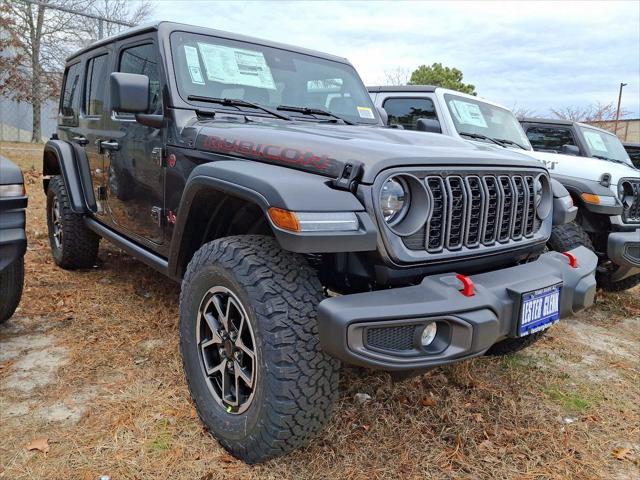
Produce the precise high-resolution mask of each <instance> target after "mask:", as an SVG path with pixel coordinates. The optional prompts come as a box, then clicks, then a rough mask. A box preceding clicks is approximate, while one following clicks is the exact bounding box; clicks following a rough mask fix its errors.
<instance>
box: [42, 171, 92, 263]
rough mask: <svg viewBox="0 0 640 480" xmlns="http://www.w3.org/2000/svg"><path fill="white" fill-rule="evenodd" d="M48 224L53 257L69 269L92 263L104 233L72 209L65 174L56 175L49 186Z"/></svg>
mask: <svg viewBox="0 0 640 480" xmlns="http://www.w3.org/2000/svg"><path fill="white" fill-rule="evenodd" d="M47 227H48V229H49V244H50V246H51V253H52V254H53V259H54V261H55V262H56V264H57V265H58V266H59V267H62V268H65V269H74V268H89V267H92V266H93V264H94V263H95V261H96V258H97V256H98V245H99V243H100V237H99V236H98V235H96V234H95V233H94V232H92V231H91V230H89V229H88V228H87V227H86V225H85V224H84V220H83V218H82V215H79V214H77V213H75V212H73V210H71V205H70V202H69V194H68V193H67V188H66V187H65V184H64V182H63V181H62V178H60V177H54V178H52V179H51V181H50V182H49V188H48V190H47Z"/></svg>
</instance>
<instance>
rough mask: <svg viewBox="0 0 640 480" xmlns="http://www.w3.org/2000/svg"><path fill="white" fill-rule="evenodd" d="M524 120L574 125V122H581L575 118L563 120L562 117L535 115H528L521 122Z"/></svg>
mask: <svg viewBox="0 0 640 480" xmlns="http://www.w3.org/2000/svg"><path fill="white" fill-rule="evenodd" d="M522 122H527V123H547V124H549V125H552V124H553V125H569V126H571V125H573V124H574V123H580V122H574V121H573V120H563V119H561V118H535V117H528V118H522V119H520V123H522Z"/></svg>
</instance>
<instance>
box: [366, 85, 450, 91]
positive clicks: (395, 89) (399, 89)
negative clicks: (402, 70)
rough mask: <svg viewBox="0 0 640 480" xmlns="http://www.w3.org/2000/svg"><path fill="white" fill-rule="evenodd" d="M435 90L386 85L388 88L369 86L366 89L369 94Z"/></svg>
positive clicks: (424, 86)
mask: <svg viewBox="0 0 640 480" xmlns="http://www.w3.org/2000/svg"><path fill="white" fill-rule="evenodd" d="M436 88H438V87H435V86H433V85H388V86H382V85H379V86H371V87H367V90H368V91H369V92H371V93H377V92H427V93H431V92H435V91H436Z"/></svg>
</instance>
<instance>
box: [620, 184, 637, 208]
mask: <svg viewBox="0 0 640 480" xmlns="http://www.w3.org/2000/svg"><path fill="white" fill-rule="evenodd" d="M618 198H619V199H620V202H622V205H624V206H626V207H630V206H631V205H633V186H632V185H631V183H630V182H627V181H624V182H620V183H618Z"/></svg>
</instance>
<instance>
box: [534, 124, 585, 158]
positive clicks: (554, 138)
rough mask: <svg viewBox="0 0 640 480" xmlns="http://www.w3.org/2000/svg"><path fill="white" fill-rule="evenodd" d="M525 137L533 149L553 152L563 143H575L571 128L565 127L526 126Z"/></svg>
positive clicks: (558, 149)
mask: <svg viewBox="0 0 640 480" xmlns="http://www.w3.org/2000/svg"><path fill="white" fill-rule="evenodd" d="M527 137H528V138H529V141H530V142H531V146H532V147H533V149H534V150H542V151H554V152H555V151H560V148H561V147H562V146H563V145H576V142H575V140H574V139H573V134H572V133H571V129H569V128H566V127H553V126H549V127H533V126H532V127H528V128H527Z"/></svg>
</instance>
